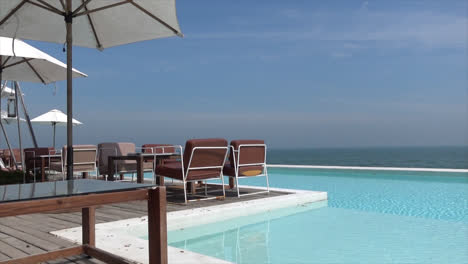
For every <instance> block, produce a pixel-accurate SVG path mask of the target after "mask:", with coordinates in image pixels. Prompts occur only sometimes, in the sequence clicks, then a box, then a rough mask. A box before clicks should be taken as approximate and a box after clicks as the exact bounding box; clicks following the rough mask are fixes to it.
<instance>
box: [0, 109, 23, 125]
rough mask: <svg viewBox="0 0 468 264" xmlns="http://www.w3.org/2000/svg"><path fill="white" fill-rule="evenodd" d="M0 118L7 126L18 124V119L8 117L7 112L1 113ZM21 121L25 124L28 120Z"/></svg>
mask: <svg viewBox="0 0 468 264" xmlns="http://www.w3.org/2000/svg"><path fill="white" fill-rule="evenodd" d="M0 117H1V119H2V122H3V123H6V124H11V123H15V122H17V118H16V117H8V114H7V112H6V111H5V110H2V111H1V114H0ZM20 121H21V122H24V121H26V120H24V119H23V118H20Z"/></svg>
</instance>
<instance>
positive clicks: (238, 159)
mask: <svg viewBox="0 0 468 264" xmlns="http://www.w3.org/2000/svg"><path fill="white" fill-rule="evenodd" d="M266 148H267V147H266V145H265V142H264V141H263V140H252V139H243V140H233V141H231V145H230V153H229V162H228V163H226V164H225V165H224V169H223V173H224V175H225V176H229V177H232V178H234V179H235V181H236V190H237V196H238V197H241V196H243V195H251V194H259V193H268V192H269V191H270V186H269V183H268V172H267V167H266ZM257 176H265V177H266V191H260V192H254V193H249V194H243V195H241V194H240V191H239V178H248V177H257Z"/></svg>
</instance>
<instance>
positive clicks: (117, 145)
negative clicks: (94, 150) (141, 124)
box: [98, 142, 154, 181]
mask: <svg viewBox="0 0 468 264" xmlns="http://www.w3.org/2000/svg"><path fill="white" fill-rule="evenodd" d="M135 152H136V147H135V144H133V143H129V142H106V143H100V144H99V145H98V163H99V167H98V168H99V175H107V176H109V177H110V176H111V175H109V171H108V162H109V160H108V157H109V156H126V155H128V154H131V153H135ZM114 164H115V170H114V171H115V173H131V174H132V181H133V178H134V174H135V173H136V171H137V166H136V161H135V160H119V161H115V162H114ZM143 171H151V172H152V173H154V171H153V163H152V162H143ZM112 176H113V175H112ZM106 179H107V177H106Z"/></svg>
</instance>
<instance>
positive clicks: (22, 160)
mask: <svg viewBox="0 0 468 264" xmlns="http://www.w3.org/2000/svg"><path fill="white" fill-rule="evenodd" d="M13 85H14V86H15V108H16V122H17V125H18V142H19V149H20V159H21V168H22V170H23V182H24V183H26V174H25V172H26V170H25V169H26V168H25V166H24V157H23V145H22V142H21V124H20V115H19V109H18V86H17V85H16V83H13Z"/></svg>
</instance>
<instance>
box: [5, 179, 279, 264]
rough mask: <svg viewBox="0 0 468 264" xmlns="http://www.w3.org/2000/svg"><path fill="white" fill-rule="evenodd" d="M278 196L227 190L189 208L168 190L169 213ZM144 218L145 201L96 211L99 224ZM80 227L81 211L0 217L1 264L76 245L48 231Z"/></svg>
mask: <svg viewBox="0 0 468 264" xmlns="http://www.w3.org/2000/svg"><path fill="white" fill-rule="evenodd" d="M214 188H218V189H219V186H213V187H211V188H210V189H211V190H214ZM241 190H242V192H244V193H249V192H252V190H248V189H241ZM199 192H200V193H202V192H204V191H203V189H199ZM181 193H182V195H181ZM220 194H221V192H220V191H215V193H213V195H220ZM278 195H285V193H280V192H270V193H269V194H265V193H264V194H255V195H249V196H244V197H241V198H237V194H236V193H235V192H234V191H231V190H227V192H226V199H225V200H223V201H221V200H206V201H196V202H191V203H189V204H188V205H184V204H183V203H181V201H182V202H183V192H182V190H181V189H180V188H170V187H168V194H167V199H168V205H167V211H168V212H172V211H178V210H185V209H191V208H198V207H207V206H212V205H219V204H223V203H233V202H239V201H245V200H252V199H259V198H265V197H269V196H270V197H271V196H278ZM145 215H147V205H146V202H145V201H138V202H129V203H120V204H113V205H109V206H102V207H100V208H98V209H97V210H96V223H104V222H112V221H116V220H122V219H129V218H135V217H141V216H145ZM78 226H81V211H77V212H65V213H51V214H31V215H21V216H15V217H4V218H0V261H3V260H8V259H11V258H18V257H24V256H28V255H33V254H39V253H44V252H47V251H53V250H57V249H60V248H65V247H69V246H71V245H73V243H71V242H69V241H67V240H64V239H61V238H58V237H56V236H54V235H52V234H50V233H49V232H51V231H56V230H60V229H65V228H71V227H78ZM98 247H99V245H98ZM46 263H50V264H65V263H67V264H68V263H80V264H86V263H103V262H101V261H99V260H95V259H90V258H88V257H87V256H74V257H70V258H66V259H61V260H56V261H48V262H46Z"/></svg>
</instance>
